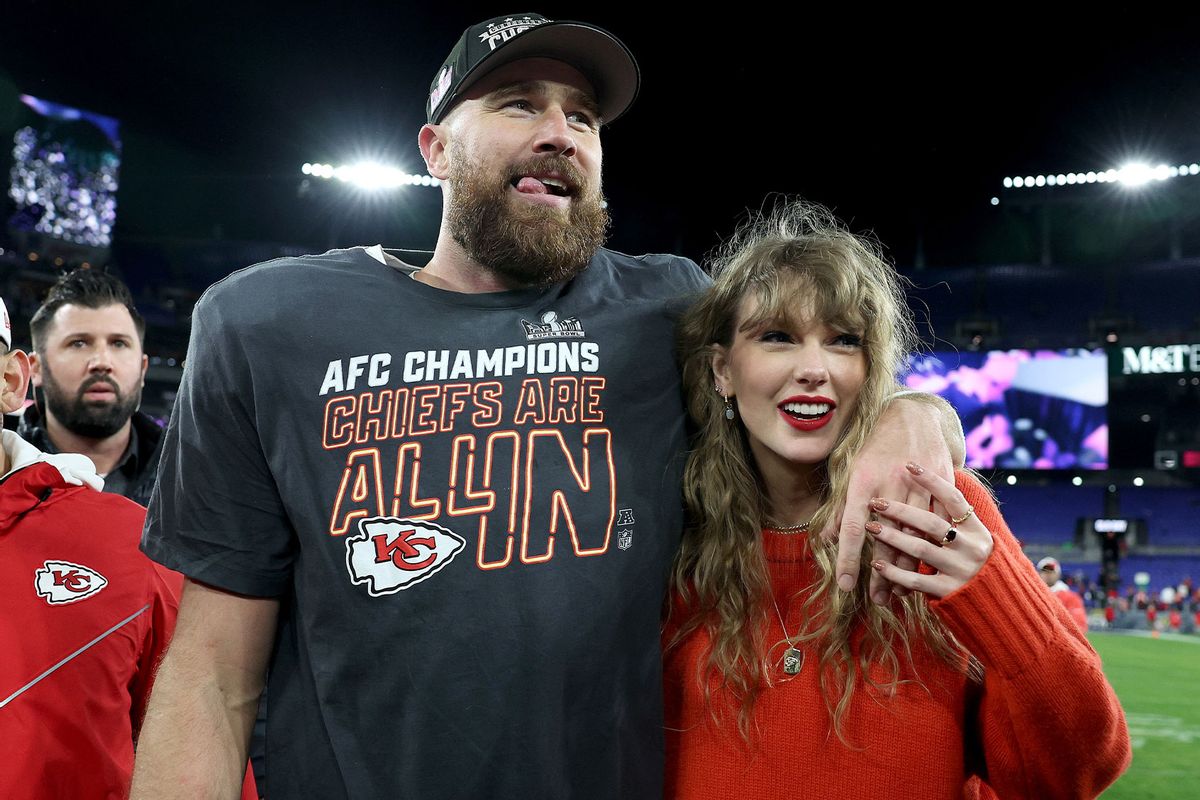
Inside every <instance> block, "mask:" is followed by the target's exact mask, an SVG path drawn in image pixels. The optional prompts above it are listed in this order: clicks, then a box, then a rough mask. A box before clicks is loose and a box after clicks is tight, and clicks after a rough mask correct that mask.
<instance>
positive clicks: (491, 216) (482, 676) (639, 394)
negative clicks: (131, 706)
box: [133, 14, 946, 800]
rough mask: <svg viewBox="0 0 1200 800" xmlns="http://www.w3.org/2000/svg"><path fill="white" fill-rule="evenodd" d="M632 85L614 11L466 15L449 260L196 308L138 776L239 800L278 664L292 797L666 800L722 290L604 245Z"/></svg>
mask: <svg viewBox="0 0 1200 800" xmlns="http://www.w3.org/2000/svg"><path fill="white" fill-rule="evenodd" d="M638 81H639V74H638V68H637V65H636V63H635V62H634V60H633V57H632V56H631V55H630V53H629V51H628V50H627V49H626V48H625V46H624V45H623V44H622V43H621V42H620V41H618V40H617V39H616V38H615V37H614V36H612V35H611V34H609V33H607V32H606V31H603V30H601V29H599V28H596V27H594V26H591V25H587V24H583V23H576V22H553V21H550V20H547V19H545V18H544V17H540V16H537V15H532V14H531V15H513V16H510V17H501V18H497V19H492V20H488V21H487V22H484V23H481V24H479V25H475V26H472V27H471V28H469V29H468V30H467V31H466V32H465V33H464V34H463V37H462V39H460V40H459V43H458V44H457V45H456V46H455V48H454V50H453V51H452V52H451V54H450V56H449V58H448V59H447V60H446V63H445V64H444V65H443V67H442V69H441V70H440V71H439V72H438V74H437V75H436V77H435V78H434V81H433V84H432V87H431V90H430V94H429V99H428V104H427V107H426V110H427V119H428V124H427V125H425V126H424V127H422V129H421V131H420V134H419V137H418V142H419V145H420V149H421V154H422V155H423V157H424V158H425V163H426V165H427V167H428V170H429V173H430V174H431V175H432V176H434V177H436V178H438V179H439V180H440V181H442V183H443V192H444V207H443V214H442V222H441V228H440V231H439V235H438V241H437V246H436V250H435V251H434V253H433V256H432V258H431V259H430V260H429V262H428V264H426V265H425V266H424V268H421V269H418V268H417V267H414V266H411V265H408V264H405V263H403V262H402V261H400V260H399V259H397V258H395V257H394V256H392V255H391V254H389V253H386V252H384V251H383V249H382V248H380V247H377V246H376V247H370V248H351V249H348V250H339V251H334V252H330V253H326V254H324V255H321V256H309V257H303V258H288V259H280V260H277V261H272V262H269V263H266V264H260V265H257V266H254V267H251V268H249V269H246V270H243V271H241V272H238V273H235V274H234V275H232V276H230V277H229V278H226V279H225V280H224V281H222V282H220V283H218V284H217V285H216V286H214V287H212V288H211V289H210V290H209V291H208V292H207V293H206V294H205V296H204V297H203V298H202V299H201V301H200V302H199V303H198V304H197V306H196V311H195V316H194V321H193V329H192V341H191V349H190V351H189V356H188V362H187V368H186V370H185V374H184V379H183V384H182V386H181V387H180V394H179V397H178V401H177V406H176V412H175V414H174V415H173V416H172V420H171V425H170V429H169V430H168V433H167V440H168V442H167V446H166V448H165V453H164V459H163V468H162V472H161V475H160V483H159V489H158V492H157V493H156V495H155V498H154V500H153V502H152V503H151V506H150V513H149V519H148V523H147V529H146V533H145V536H144V537H143V548H144V549H145V551H146V552H147V553H148V554H149V555H150V556H151V557H152V558H155V559H157V560H160V561H162V562H163V563H165V564H169V565H172V566H174V567H176V568H177V569H179V570H180V571H182V572H184V573H185V574H186V575H187V576H188V578H189V581H188V583H187V587H186V589H185V593H184V598H183V603H182V607H181V611H180V620H179V626H178V629H177V633H176V637H175V644H174V646H173V647H172V650H171V653H170V654H169V655H168V657H167V659H166V660H165V662H164V666H163V669H162V672H161V674H160V677H159V683H158V687H159V688H158V689H157V691H156V694H155V697H154V698H153V700H152V701H151V709H150V711H149V715H148V719H147V723H146V727H145V729H144V733H143V738H142V742H141V745H140V747H139V755H138V766H137V774H136V776H135V781H134V790H133V797H135V798H164V797H188V798H193V797H217V796H221V795H222V794H229V793H231V792H232V791H233V788H234V787H235V786H236V784H237V781H238V779H239V777H240V771H239V765H240V764H241V763H243V761H244V758H245V748H246V739H247V736H248V735H249V731H250V726H251V723H252V721H253V717H254V708H255V703H256V701H257V697H258V693H259V690H260V689H261V687H262V684H263V676H264V674H266V673H267V667H268V662H270V670H269V713H268V725H267V736H266V749H267V759H266V760H267V775H266V786H265V787H264V788H265V792H266V795H267V796H269V797H271V798H273V800H281V799H282V798H305V797H321V798H347V797H354V798H375V797H378V798H391V797H400V796H403V797H420V798H450V797H455V798H462V797H470V798H489V797H496V798H519V797H530V798H533V797H537V798H542V797H556V798H560V797H561V798H565V797H595V798H648V797H658V796H660V795H661V790H662V771H663V761H662V756H663V754H662V749H663V742H662V698H661V694H662V688H661V665H660V657H659V650H658V637H659V615H660V611H661V608H662V601H663V597H664V591H665V586H666V575H667V569H668V565H669V563H670V561H671V558H672V557H673V555H674V553H675V550H676V548H677V545H678V542H679V535H680V531H681V527H682V518H681V516H682V515H681V504H680V493H679V477H680V470H681V467H682V460H681V455H682V453H683V450H684V446H685V435H684V410H683V405H682V402H681V397H680V387H679V378H678V373H677V370H676V366H675V363H674V358H673V354H672V340H673V332H672V325H673V316H674V312H675V311H676V310H677V309H678V308H679V307H680V306H682V304H684V303H685V302H686V301H687V299H688V297H689V295H691V294H692V293H693V292H695V291H697V290H699V289H700V288H702V287H703V286H704V285H705V283H706V282H707V279H706V278H705V276H704V275H703V273H702V272H701V271H700V270H699V268H698V267H697V266H696V265H695V264H694V263H692V262H691V261H689V260H687V259H684V258H679V257H676V256H665V255H655V256H641V257H636V258H635V257H631V256H627V255H624V254H621V253H617V252H614V251H612V250H608V249H604V248H602V247H600V244H601V243H602V241H603V239H604V233H605V229H606V227H607V214H606V212H605V204H604V200H603V196H602V194H601V181H600V175H601V162H602V149H601V146H600V130H601V126H602V124H606V123H608V122H611V121H613V120H615V119H616V118H618V117H619V116H621V114H622V113H624V112H625V111H626V109H627V108H628V107H629V106H630V104H631V103H632V102H633V99H634V96H635V95H636V93H637V88H638ZM911 405H916V404H911ZM896 429H897V430H910V431H915V430H918V429H920V430H921V431H922V433H920V434H918V436H922V437H923V438H925V439H927V440H933V439H937V440H938V441H940V438H941V437H940V435H939V432H938V428H937V424H936V423H935V424H933V425H932V430H931V429H930V428H929V427H926V428H923V429H922V428H921V426H920V425H917V424H900V425H897V426H896ZM909 457H921V456H920V454H919V453H914V452H913V451H910V450H907V449H906V448H905V449H903V455H902V456H901V457H900V459H899V460H898V462H896V463H894V464H893V465H894V466H896V468H897V469H899V467H900V465H902V464H903V459H905V458H909ZM930 457H931V458H933V459H934V460H935V461H940V460H946V459H938V458H936V457H935V456H934V455H932V454H931V455H930ZM868 491H870V490H868ZM869 496H870V495H868V497H869ZM862 505H863V507H864V509H865V507H866V499H865V498H864V500H863V503H862ZM854 571H855V573H857V566H855V568H854Z"/></svg>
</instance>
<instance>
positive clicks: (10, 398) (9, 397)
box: [0, 350, 29, 414]
mask: <svg viewBox="0 0 1200 800" xmlns="http://www.w3.org/2000/svg"><path fill="white" fill-rule="evenodd" d="M2 358H3V359H4V382H3V384H2V385H0V411H3V412H4V413H5V414H8V413H10V412H12V411H16V410H17V409H19V408H20V407H21V406H23V405H25V395H26V392H28V391H29V356H27V355H25V352H24V351H23V350H13V351H12V352H10V353H9V354H8V355H6V356H2Z"/></svg>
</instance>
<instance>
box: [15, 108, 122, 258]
mask: <svg viewBox="0 0 1200 800" xmlns="http://www.w3.org/2000/svg"><path fill="white" fill-rule="evenodd" d="M21 103H22V105H23V106H24V108H23V109H22V115H21V116H22V117H23V119H22V120H21V122H20V123H19V126H18V129H17V131H16V133H15V134H14V135H13V149H12V157H13V165H12V169H11V171H10V173H9V178H10V180H9V187H8V196H9V198H11V199H12V201H13V203H14V204H15V208H16V211H15V213H14V214H13V215H12V216H11V217H10V218H9V220H8V227H9V228H10V229H11V230H13V231H15V232H18V233H20V232H25V233H37V234H41V235H43V236H47V237H51V238H54V239H60V240H62V241H65V242H71V243H73V244H76V245H82V246H84V247H92V248H99V249H104V248H108V247H109V246H110V245H111V243H112V231H113V226H114V225H115V223H116V218H117V197H116V195H117V177H118V174H119V172H120V166H121V139H120V136H119V134H118V124H117V121H116V120H115V119H112V118H111V117H105V116H103V115H101V114H95V113H92V112H90V111H81V110H80V109H77V108H71V107H70V106H64V105H59V104H58V103H51V102H48V101H46V100H41V99H39V98H36V97H32V96H30V95H21Z"/></svg>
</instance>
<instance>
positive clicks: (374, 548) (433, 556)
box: [346, 517, 467, 597]
mask: <svg viewBox="0 0 1200 800" xmlns="http://www.w3.org/2000/svg"><path fill="white" fill-rule="evenodd" d="M358 530H359V533H358V534H357V535H355V536H351V537H350V538H349V539H347V540H346V568H347V569H348V570H349V571H350V582H351V583H365V584H367V592H368V593H370V595H371V596H372V597H379V596H381V595H385V594H395V593H396V592H399V591H403V590H404V589H407V588H409V587H410V586H413V585H415V584H418V583H420V582H421V581H423V580H425V579H426V578H428V577H430V576H431V575H434V574H435V573H437V572H438V571H440V570H441V569H442V568H443V567H445V566H446V565H447V564H449V563H450V562H451V561H453V560H454V557H455V556H456V555H458V554H459V552H460V551H461V550H462V549H463V548H464V547H466V544H467V542H466V540H465V539H463V538H462V537H461V536H459V535H458V534H456V533H454V532H453V531H450V530H447V529H446V528H443V527H442V526H440V525H435V524H433V523H431V522H422V521H417V520H411V519H399V518H397V517H371V518H370V519H363V520H360V521H359V523H358Z"/></svg>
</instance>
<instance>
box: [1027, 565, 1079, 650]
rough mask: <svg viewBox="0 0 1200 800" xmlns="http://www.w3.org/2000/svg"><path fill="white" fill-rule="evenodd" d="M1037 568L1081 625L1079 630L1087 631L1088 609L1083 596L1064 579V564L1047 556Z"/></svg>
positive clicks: (1051, 589) (1076, 621)
mask: <svg viewBox="0 0 1200 800" xmlns="http://www.w3.org/2000/svg"><path fill="white" fill-rule="evenodd" d="M1037 568H1038V575H1041V576H1042V580H1043V581H1045V583H1046V585H1047V586H1049V587H1050V591H1052V592H1054V596H1055V597H1057V598H1058V599H1059V602H1061V603H1062V604H1063V606H1065V607H1066V609H1067V613H1068V614H1070V615H1071V619H1073V620H1074V621H1075V624H1076V625H1078V626H1079V630H1081V631H1083V632H1084V633H1087V629H1088V623H1087V610H1086V609H1084V607H1083V598H1082V597H1080V596H1079V595H1078V594H1076V593H1075V592H1074V591H1072V590H1071V587H1070V586H1067V584H1066V583H1065V582H1064V581H1063V579H1062V566H1061V565H1060V564H1059V563H1058V559H1056V558H1051V557H1050V556H1046V557H1045V558H1043V559H1042V560H1041V561H1039V562H1038V563H1037Z"/></svg>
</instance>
